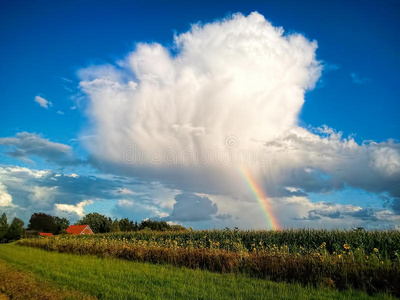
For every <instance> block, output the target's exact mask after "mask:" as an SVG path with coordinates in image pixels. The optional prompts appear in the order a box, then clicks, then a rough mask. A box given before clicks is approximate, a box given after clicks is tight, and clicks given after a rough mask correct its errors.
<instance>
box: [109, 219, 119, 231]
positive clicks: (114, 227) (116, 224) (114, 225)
mask: <svg viewBox="0 0 400 300" xmlns="http://www.w3.org/2000/svg"><path fill="white" fill-rule="evenodd" d="M118 231H120V229H119V222H118V220H117V219H115V220H114V222H112V225H111V232H118Z"/></svg>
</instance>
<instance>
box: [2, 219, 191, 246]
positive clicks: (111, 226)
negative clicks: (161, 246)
mask: <svg viewBox="0 0 400 300" xmlns="http://www.w3.org/2000/svg"><path fill="white" fill-rule="evenodd" d="M69 225H70V222H69V220H68V219H66V218H59V217H57V216H51V215H48V214H45V213H33V214H32V216H31V218H30V219H29V224H28V227H27V228H26V230H25V228H24V222H23V221H22V220H21V219H18V218H14V219H13V221H12V222H11V224H10V225H9V224H8V222H7V215H6V214H5V213H3V214H2V216H1V218H0V243H5V242H8V241H14V240H18V239H20V238H21V237H23V236H33V235H37V234H38V233H39V232H49V233H53V234H60V233H64V232H65V230H66V229H67V228H68V226H69ZM76 225H89V226H90V228H91V229H92V231H93V232H94V233H106V232H118V231H138V230H144V229H147V230H157V231H165V230H185V229H186V228H185V227H183V226H181V225H170V224H168V223H167V222H165V221H155V220H149V219H146V220H143V221H141V222H140V223H138V222H134V221H131V220H129V219H128V218H124V219H120V220H118V219H114V221H113V220H112V219H111V218H109V217H106V216H104V215H101V214H99V213H90V214H87V215H86V216H85V217H84V218H83V219H81V220H79V221H78V222H77V223H76Z"/></svg>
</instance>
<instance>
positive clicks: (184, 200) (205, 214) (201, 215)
mask: <svg viewBox="0 0 400 300" xmlns="http://www.w3.org/2000/svg"><path fill="white" fill-rule="evenodd" d="M174 199H175V201H176V202H175V204H174V207H173V209H172V212H171V214H170V215H169V217H167V219H168V220H171V221H182V222H186V221H192V222H196V221H204V220H211V219H212V217H213V216H216V214H217V212H218V207H217V204H215V203H212V201H211V200H210V199H209V198H208V197H205V196H199V195H196V194H189V193H184V194H178V195H176V196H175V198H174Z"/></svg>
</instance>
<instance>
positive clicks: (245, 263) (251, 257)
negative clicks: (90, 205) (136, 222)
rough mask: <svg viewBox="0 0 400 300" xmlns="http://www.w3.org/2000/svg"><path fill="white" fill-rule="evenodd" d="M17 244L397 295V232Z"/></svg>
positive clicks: (163, 235) (121, 237)
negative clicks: (387, 292)
mask: <svg viewBox="0 0 400 300" xmlns="http://www.w3.org/2000/svg"><path fill="white" fill-rule="evenodd" d="M18 244H19V245H23V246H30V247H37V248H41V249H44V250H49V251H58V252H65V253H74V254H88V255H97V256H100V257H113V258H119V259H126V260H133V261H141V262H151V263H167V264H172V265H175V266H184V267H188V268H196V269H205V270H209V271H212V272H221V273H226V272H234V273H244V274H247V275H250V276H255V277H258V278H266V279H269V280H274V281H287V282H300V283H302V284H304V285H308V284H312V285H315V286H319V285H323V286H328V287H332V288H338V289H347V288H354V289H362V290H366V291H368V292H371V293H372V292H376V291H389V292H391V293H392V294H394V295H397V296H399V295H400V288H399V287H400V257H399V251H400V233H399V232H398V231H364V230H355V231H339V230H334V231H328V230H285V231H238V230H220V231H218V230H213V231H182V232H154V231H139V232H132V233H110V234H101V235H100V234H97V235H87V236H56V237H52V238H31V239H23V240H20V241H19V242H18Z"/></svg>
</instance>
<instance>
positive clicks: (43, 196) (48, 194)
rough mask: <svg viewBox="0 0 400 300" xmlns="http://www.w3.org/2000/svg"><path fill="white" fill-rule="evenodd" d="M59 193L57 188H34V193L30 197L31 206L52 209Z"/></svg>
mask: <svg viewBox="0 0 400 300" xmlns="http://www.w3.org/2000/svg"><path fill="white" fill-rule="evenodd" d="M56 193H57V187H56V186H53V187H45V186H33V187H32V193H31V194H30V195H29V199H30V200H31V205H32V206H34V207H35V208H36V209H38V208H41V209H43V208H45V209H48V208H51V206H52V203H53V201H54V199H55V196H56Z"/></svg>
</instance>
